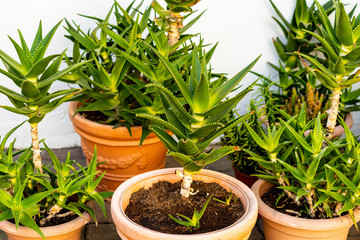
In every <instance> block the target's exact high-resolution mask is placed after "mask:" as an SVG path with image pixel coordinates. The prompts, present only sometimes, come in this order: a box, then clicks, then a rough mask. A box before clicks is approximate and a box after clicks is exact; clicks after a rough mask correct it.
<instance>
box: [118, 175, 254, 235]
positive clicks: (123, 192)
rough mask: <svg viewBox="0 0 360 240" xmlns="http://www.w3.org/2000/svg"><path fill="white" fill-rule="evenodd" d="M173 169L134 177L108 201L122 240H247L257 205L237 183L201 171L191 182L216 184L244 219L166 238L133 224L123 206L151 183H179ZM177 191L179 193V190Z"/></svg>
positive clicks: (226, 176)
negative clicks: (230, 194)
mask: <svg viewBox="0 0 360 240" xmlns="http://www.w3.org/2000/svg"><path fill="white" fill-rule="evenodd" d="M175 169H176V168H167V169H160V170H155V171H151V172H147V173H143V174H141V175H138V176H135V177H133V178H131V179H129V180H127V181H126V182H124V183H123V184H121V185H120V187H119V188H118V189H117V190H116V191H115V193H114V195H113V198H112V201H111V216H112V219H113V221H114V223H115V225H116V229H117V232H118V234H119V236H120V237H121V239H122V240H139V239H141V240H179V239H181V240H199V239H204V240H205V239H206V240H219V239H221V240H242V239H244V240H245V239H248V238H249V236H250V233H251V230H252V229H253V227H254V225H255V223H256V220H257V202H256V198H255V196H254V194H253V193H252V192H251V190H250V189H249V188H248V187H247V186H246V185H245V184H243V183H242V182H240V181H239V180H237V179H235V178H233V177H231V176H229V175H226V174H223V173H219V172H216V171H211V170H206V169H203V170H201V172H200V173H199V174H195V175H194V176H193V178H194V180H200V181H204V182H216V183H218V184H220V185H221V186H222V187H224V188H225V189H227V190H228V191H229V190H230V189H231V191H232V192H233V194H235V195H236V196H238V197H239V198H240V200H241V202H242V203H243V205H244V208H245V213H244V215H243V216H242V217H241V218H240V219H239V220H238V221H237V222H235V223H234V224H232V225H230V226H228V227H226V228H224V229H221V230H217V231H213V232H208V233H201V234H186V235H184V234H168V233H161V232H157V231H154V230H150V229H148V228H145V227H143V226H140V225H139V224H136V223H134V222H133V221H131V220H130V219H129V218H128V217H127V216H126V215H125V212H124V211H125V209H126V206H127V205H128V204H129V198H130V196H131V194H132V193H133V192H136V191H137V190H139V189H141V188H143V187H145V188H148V187H150V186H151V185H152V184H153V183H155V182H158V181H161V180H166V181H169V182H176V181H179V180H180V178H179V177H178V176H177V175H176V174H175ZM179 191H180V189H179Z"/></svg>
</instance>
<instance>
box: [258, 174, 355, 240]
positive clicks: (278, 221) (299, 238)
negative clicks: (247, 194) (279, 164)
mask: <svg viewBox="0 0 360 240" xmlns="http://www.w3.org/2000/svg"><path fill="white" fill-rule="evenodd" d="M272 186H274V185H273V184H272V183H269V182H267V181H265V180H258V181H256V182H255V184H254V185H253V186H252V188H251V190H252V191H253V192H254V193H255V196H256V198H257V201H258V204H259V214H260V215H261V216H262V219H263V223H264V234H265V239H266V240H304V239H318V240H321V239H322V240H346V238H347V235H348V232H349V229H350V227H351V226H352V225H353V222H352V221H351V218H350V216H349V215H345V216H342V217H336V218H332V219H305V218H297V217H292V216H289V215H286V214H283V213H280V212H278V211H276V210H274V209H273V208H271V207H269V206H267V205H266V204H265V203H264V202H263V201H262V200H261V196H262V195H263V194H264V193H265V192H266V191H267V190H268V189H270V188H271V187H272ZM354 214H355V218H356V220H357V221H359V220H360V210H355V211H354Z"/></svg>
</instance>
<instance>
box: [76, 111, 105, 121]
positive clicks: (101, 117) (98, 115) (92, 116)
mask: <svg viewBox="0 0 360 240" xmlns="http://www.w3.org/2000/svg"><path fill="white" fill-rule="evenodd" d="M80 114H81V116H82V117H84V118H86V119H88V120H91V121H93V122H100V123H103V122H105V121H106V120H107V119H108V117H107V116H106V115H105V114H103V113H102V112H99V111H87V112H80Z"/></svg>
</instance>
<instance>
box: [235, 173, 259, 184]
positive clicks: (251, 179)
mask: <svg viewBox="0 0 360 240" xmlns="http://www.w3.org/2000/svg"><path fill="white" fill-rule="evenodd" d="M233 169H234V173H235V177H236V179H238V180H240V181H241V182H243V183H245V185H246V186H248V187H249V188H251V186H252V185H253V184H254V183H255V182H256V181H257V180H258V179H259V178H258V177H253V176H249V175H246V174H243V173H241V172H240V171H239V170H237V169H236V168H233Z"/></svg>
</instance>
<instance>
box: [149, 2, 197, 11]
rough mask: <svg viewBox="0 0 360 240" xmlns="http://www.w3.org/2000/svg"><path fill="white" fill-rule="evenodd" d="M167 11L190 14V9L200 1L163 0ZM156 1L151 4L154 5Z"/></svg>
mask: <svg viewBox="0 0 360 240" xmlns="http://www.w3.org/2000/svg"><path fill="white" fill-rule="evenodd" d="M165 2H166V4H167V9H168V10H170V11H172V12H191V11H192V9H191V7H192V6H194V5H195V4H196V3H198V2H200V0H165ZM155 3H156V1H154V2H153V4H155Z"/></svg>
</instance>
